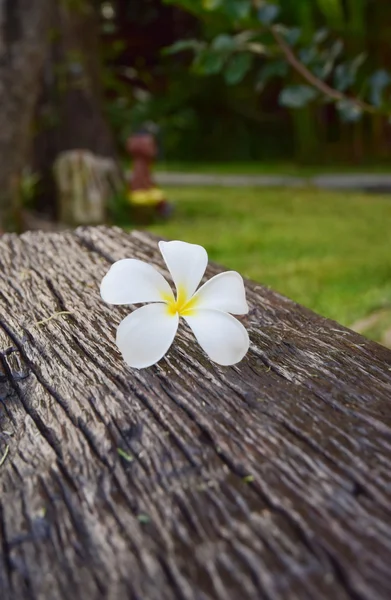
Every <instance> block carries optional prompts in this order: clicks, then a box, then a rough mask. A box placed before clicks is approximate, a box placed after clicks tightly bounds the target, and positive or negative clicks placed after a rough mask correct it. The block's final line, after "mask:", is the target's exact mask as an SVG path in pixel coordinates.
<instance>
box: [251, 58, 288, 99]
mask: <svg viewBox="0 0 391 600" xmlns="http://www.w3.org/2000/svg"><path fill="white" fill-rule="evenodd" d="M288 71H289V67H288V64H287V62H286V61H285V60H283V59H279V60H274V61H268V62H267V63H265V64H264V65H263V67H262V68H261V69H260V71H259V73H258V77H257V81H256V90H257V92H260V91H261V90H263V88H264V87H265V86H266V84H267V83H268V82H269V81H270V80H271V79H274V78H275V77H286V76H287V74H288Z"/></svg>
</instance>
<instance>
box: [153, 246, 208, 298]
mask: <svg viewBox="0 0 391 600" xmlns="http://www.w3.org/2000/svg"><path fill="white" fill-rule="evenodd" d="M159 248H160V252H161V253H162V255H163V258H164V260H165V263H166V265H167V267H168V270H169V271H170V273H171V276H172V279H173V281H174V283H175V287H176V289H177V292H178V294H179V292H180V293H181V294H185V296H186V298H190V297H191V296H192V295H193V294H194V292H195V291H196V289H197V287H198V285H199V283H200V281H201V279H202V276H203V274H204V273H205V269H206V265H207V264H208V254H207V252H206V250H205V248H203V247H202V246H198V245H197V244H188V243H187V242H178V241H174V242H159Z"/></svg>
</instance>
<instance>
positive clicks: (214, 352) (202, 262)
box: [100, 241, 249, 369]
mask: <svg viewBox="0 0 391 600" xmlns="http://www.w3.org/2000/svg"><path fill="white" fill-rule="evenodd" d="M159 248H160V252H161V253H162V255H163V258H164V261H165V263H166V265H167V268H168V270H169V272H170V274H171V277H172V280H173V282H174V284H175V288H176V294H175V295H174V293H173V291H172V289H171V287H170V285H169V284H168V282H167V281H166V280H165V279H164V277H163V276H162V275H161V274H160V273H159V272H158V271H157V270H156V269H155V268H154V267H153V266H152V265H149V264H148V263H145V262H143V261H141V260H137V259H134V258H125V259H123V260H119V261H117V262H116V263H114V264H113V265H112V267H111V268H110V270H109V272H108V273H107V275H106V276H105V277H104V278H103V280H102V283H101V286H100V293H101V296H102V298H103V300H104V301H105V302H108V303H109V304H138V303H142V302H151V303H152V304H147V305H146V306H142V307H141V308H138V309H136V310H135V311H133V312H132V313H131V314H130V315H128V316H127V317H125V319H124V320H123V321H122V322H121V323H120V325H119V327H118V330H117V339H116V342H117V346H118V348H119V350H120V351H121V353H122V356H123V358H124V360H125V362H126V363H127V364H128V365H129V366H131V367H134V368H136V369H142V368H144V367H149V366H151V365H153V364H155V363H157V362H158V361H159V360H160V359H161V358H162V357H163V356H164V355H165V354H166V352H167V351H168V349H169V348H170V346H171V344H172V342H173V340H174V337H175V334H176V332H177V329H178V324H179V317H182V318H183V319H184V320H185V321H186V323H187V324H188V325H189V326H190V328H191V329H192V331H193V333H194V335H195V337H196V338H197V340H198V343H199V344H200V346H201V348H202V349H203V350H204V351H205V352H206V354H207V355H208V356H209V358H210V359H211V360H213V361H215V362H216V363H218V364H220V365H233V364H235V363H237V362H239V361H240V360H242V358H243V357H244V355H245V354H246V352H247V350H248V347H249V338H248V334H247V331H246V329H245V328H244V327H243V325H242V324H241V323H240V322H239V321H238V320H237V319H235V318H234V317H233V316H232V315H231V314H229V313H232V314H235V315H244V314H246V313H248V306H247V302H246V294H245V289H244V284H243V279H242V277H241V276H240V275H239V273H236V272H235V271H228V272H226V273H220V274H219V275H216V276H215V277H212V279H210V280H209V281H207V282H206V283H205V284H204V285H202V286H201V287H200V288H199V289H198V290H197V288H198V286H199V283H200V281H201V279H202V277H203V275H204V273H205V269H206V266H207V264H208V255H207V252H206V250H205V248H203V247H202V246H198V245H196V244H188V243H187V242H179V241H174V242H159Z"/></svg>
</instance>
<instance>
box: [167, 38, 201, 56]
mask: <svg viewBox="0 0 391 600" xmlns="http://www.w3.org/2000/svg"><path fill="white" fill-rule="evenodd" d="M202 45H203V42H200V41H199V40H193V39H192V40H178V41H177V42H175V44H172V45H171V46H167V48H163V50H162V53H163V54H168V55H169V54H177V53H178V52H183V51H184V50H194V51H196V50H199V49H200V47H202Z"/></svg>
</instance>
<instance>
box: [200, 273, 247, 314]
mask: <svg viewBox="0 0 391 600" xmlns="http://www.w3.org/2000/svg"><path fill="white" fill-rule="evenodd" d="M193 301H194V306H195V307H196V309H197V310H198V309H199V308H213V309H215V310H222V311H223V312H229V313H232V314H234V315H245V314H247V313H248V305H247V302H246V291H245V289H244V283H243V278H242V277H241V276H240V275H239V273H236V271H227V272H226V273H220V274H219V275H216V276H215V277H212V279H209V281H207V282H206V283H204V285H203V286H202V287H200V289H199V290H198V291H197V292H196V293H195V294H194V296H193Z"/></svg>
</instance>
